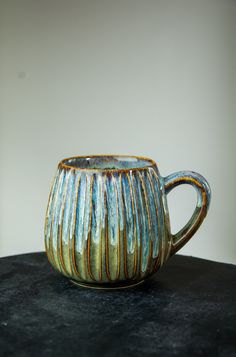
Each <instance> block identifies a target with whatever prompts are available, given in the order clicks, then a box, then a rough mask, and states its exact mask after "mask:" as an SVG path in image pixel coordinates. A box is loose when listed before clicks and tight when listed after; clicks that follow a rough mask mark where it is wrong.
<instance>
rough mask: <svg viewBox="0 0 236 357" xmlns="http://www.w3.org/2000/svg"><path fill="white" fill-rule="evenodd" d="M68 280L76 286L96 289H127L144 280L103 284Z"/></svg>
mask: <svg viewBox="0 0 236 357" xmlns="http://www.w3.org/2000/svg"><path fill="white" fill-rule="evenodd" d="M70 281H71V282H72V283H73V284H74V285H77V286H80V287H82V288H89V289H98V290H120V289H128V288H134V287H136V286H138V285H140V284H142V283H144V280H140V281H138V282H134V283H132V282H124V283H113V284H110V283H105V284H93V283H83V282H80V281H76V280H72V279H70Z"/></svg>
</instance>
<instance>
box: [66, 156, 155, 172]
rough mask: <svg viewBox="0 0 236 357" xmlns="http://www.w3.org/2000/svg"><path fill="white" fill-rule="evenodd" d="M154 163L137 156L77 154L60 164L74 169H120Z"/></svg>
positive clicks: (142, 166) (148, 165) (147, 165)
mask: <svg viewBox="0 0 236 357" xmlns="http://www.w3.org/2000/svg"><path fill="white" fill-rule="evenodd" d="M153 164H154V162H153V161H152V160H151V159H148V158H142V157H138V156H122V155H118V156H113V155H112V156H109V155H107V156H106V155H104V156H103V155H97V156H78V157H72V158H69V159H64V160H63V161H62V165H63V166H66V167H70V168H76V169H91V170H92V169H95V170H122V169H138V168H144V167H150V166H152V165H153Z"/></svg>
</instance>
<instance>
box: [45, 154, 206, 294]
mask: <svg viewBox="0 0 236 357" xmlns="http://www.w3.org/2000/svg"><path fill="white" fill-rule="evenodd" d="M180 184H190V185H192V186H193V187H194V188H195V189H196V191H197V205H196V208H195V211H194V213H193V215H192V217H191V218H190V220H189V221H188V223H187V224H186V225H185V226H184V227H183V228H182V229H181V230H180V231H179V232H178V233H176V234H171V230H170V220H169V212H168V205H167V197H166V196H167V194H168V193H169V192H170V191H171V190H172V189H173V188H174V187H176V186H178V185H180ZM210 197H211V193H210V187H209V184H208V183H207V181H206V180H205V179H204V178H203V177H202V176H201V175H199V174H197V173H195V172H192V171H180V172H177V173H174V174H171V175H169V176H167V177H162V176H161V175H160V173H159V170H158V167H157V165H156V163H155V162H154V161H153V160H151V159H148V158H144V157H139V156H126V155H96V156H76V157H71V158H68V159H64V160H62V161H61V162H60V163H59V165H58V169H57V172H56V175H55V178H54V182H53V185H52V189H51V192H50V195H49V201H48V207H47V212H46V220H45V247H46V252H47V256H48V259H49V261H50V263H51V264H52V266H53V267H54V268H55V269H56V270H57V271H59V272H60V273H62V274H63V275H65V276H67V277H68V278H69V279H71V280H72V281H73V282H75V283H77V284H79V285H83V286H84V285H85V286H89V287H98V288H99V287H100V288H102V287H105V288H117V287H125V286H133V285H136V284H139V283H141V282H142V281H144V280H145V279H146V278H148V277H149V276H151V275H152V274H154V273H155V272H156V271H157V270H158V269H159V268H160V267H161V266H162V265H163V263H164V262H165V261H166V260H167V259H168V258H169V257H170V256H171V255H173V254H174V253H175V252H177V251H178V250H179V249H180V248H181V247H182V246H183V245H184V244H185V243H186V242H187V241H188V240H189V239H190V238H191V237H192V236H193V234H194V233H195V232H196V230H197V229H198V228H199V226H200V225H201V223H202V221H203V220H204V218H205V216H206V214H207V210H208V207H209V204H210Z"/></svg>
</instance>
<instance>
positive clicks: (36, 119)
mask: <svg viewBox="0 0 236 357" xmlns="http://www.w3.org/2000/svg"><path fill="white" fill-rule="evenodd" d="M0 16H1V19H0V25H1V29H0V52H1V56H0V69H1V81H0V83H1V84H0V85H1V93H0V94H1V95H0V98H1V99H0V101H1V132H0V139H1V142H0V145H1V175H0V217H1V218H0V219H1V224H0V256H5V255H11V254H18V253H24V252H32V251H39V250H43V249H44V244H43V224H44V214H45V210H46V205H47V198H48V194H49V189H50V185H51V183H52V179H53V175H54V173H55V169H56V165H57V163H58V161H59V160H60V159H62V158H64V157H68V156H72V155H76V154H77V155H80V154H96V153H117V154H118V153H121V154H122V153H124V154H134V155H143V156H149V157H151V158H153V159H154V160H156V161H157V162H158V164H159V168H160V172H161V174H162V175H163V176H166V175H168V174H169V173H171V172H173V171H178V170H183V169H187V170H188V169H189V170H194V171H198V172H199V173H201V174H202V175H204V176H205V177H206V178H207V179H208V181H209V183H210V185H211V188H212V204H211V207H210V211H209V215H208V217H207V219H206V221H205V222H204V223H203V226H202V227H201V228H200V229H199V231H198V232H197V233H196V234H195V236H194V238H193V239H192V240H191V241H190V242H189V243H188V244H187V245H186V246H185V247H184V248H183V249H182V250H181V253H182V254H188V255H193V256H198V257H203V258H208V259H213V260H218V261H224V262H232V263H236V241H235V218H234V217H235V189H234V182H235V173H236V167H235V166H236V161H235V150H236V144H235V129H236V125H235V114H236V110H235V104H234V101H235V95H236V75H235V63H236V41H235V38H236V21H235V18H236V2H235V1H233V0H224V1H221V0H195V1H192V0H175V1H174V0H162V1H159V0H156V1H153V0H145V1H141V0H116V1H113V0H83V1H81V0H74V1H73V0H64V1H62V0H41V1H34V0H21V1H18V0H5V1H4V0H3V1H1V8H0ZM168 200H169V205H170V215H171V224H172V230H173V232H175V231H176V230H177V229H179V228H180V227H182V226H183V225H184V224H185V223H186V221H187V219H188V218H189V217H190V215H191V214H192V211H193V209H194V206H195V200H196V197H195V193H194V190H193V189H192V188H191V187H188V186H186V185H185V186H181V187H180V188H176V189H175V190H174V191H173V193H171V194H170V195H169V196H168Z"/></svg>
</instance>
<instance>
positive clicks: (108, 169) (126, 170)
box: [58, 154, 157, 172]
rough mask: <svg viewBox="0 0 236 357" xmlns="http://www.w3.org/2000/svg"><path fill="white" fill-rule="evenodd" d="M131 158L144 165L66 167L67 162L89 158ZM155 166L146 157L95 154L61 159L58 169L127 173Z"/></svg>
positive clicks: (152, 161)
mask: <svg viewBox="0 0 236 357" xmlns="http://www.w3.org/2000/svg"><path fill="white" fill-rule="evenodd" d="M104 157H107V158H131V159H132V158H133V159H137V160H141V161H146V165H143V166H141V167H133V168H132V167H130V168H129V167H128V168H93V167H77V166H73V165H68V163H67V162H68V161H69V160H73V159H90V158H98V159H99V158H104ZM153 166H157V164H156V162H155V161H154V160H153V159H151V158H149V157H146V156H139V155H125V154H96V155H76V156H71V157H67V158H64V159H62V160H61V161H60V162H59V164H58V168H61V169H66V170H79V171H90V172H91V171H95V172H109V171H110V172H129V171H136V170H138V171H140V170H146V169H148V168H150V167H153Z"/></svg>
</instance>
